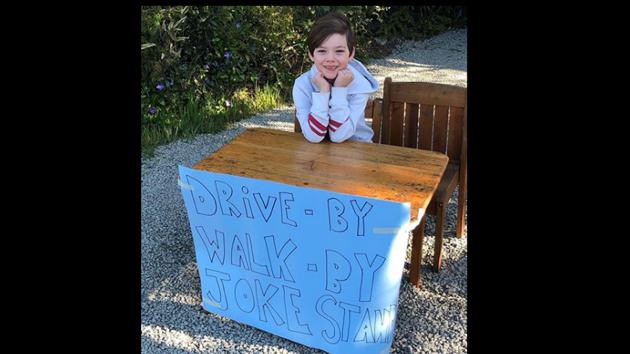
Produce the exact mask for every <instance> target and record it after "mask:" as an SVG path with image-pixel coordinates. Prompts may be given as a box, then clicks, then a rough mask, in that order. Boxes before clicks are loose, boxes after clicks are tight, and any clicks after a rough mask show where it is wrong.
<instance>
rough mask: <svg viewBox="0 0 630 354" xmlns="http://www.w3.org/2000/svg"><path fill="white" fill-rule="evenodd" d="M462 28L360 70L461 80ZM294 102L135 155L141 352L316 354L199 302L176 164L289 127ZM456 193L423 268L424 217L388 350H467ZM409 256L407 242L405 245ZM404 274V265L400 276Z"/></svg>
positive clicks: (428, 241) (463, 249) (430, 227)
mask: <svg viewBox="0 0 630 354" xmlns="http://www.w3.org/2000/svg"><path fill="white" fill-rule="evenodd" d="M466 38H467V30H466V29H463V30H457V31H451V32H447V33H443V34H441V35H438V36H436V37H433V38H430V39H427V40H425V41H415V42H414V41H407V42H404V43H402V44H401V45H400V46H399V47H398V48H397V49H395V50H394V51H393V53H392V54H391V55H390V56H389V57H387V58H384V59H379V60H374V61H373V62H372V63H371V64H369V65H367V67H368V70H370V72H372V73H373V74H374V76H375V77H376V78H377V79H378V80H379V82H380V83H381V89H380V91H379V92H378V93H376V96H377V97H382V83H383V79H384V78H385V77H387V76H389V77H392V79H393V80H394V81H396V80H402V81H428V82H438V83H447V84H454V85H460V86H466V82H467V62H466V55H467V52H466V50H467V41H466ZM292 113H293V106H285V107H280V108H278V109H275V110H272V111H270V112H267V113H264V114H259V115H256V116H254V117H251V118H248V119H245V120H242V121H240V122H237V123H234V124H232V125H231V126H230V127H229V128H228V129H226V130H225V131H223V132H220V133H217V134H202V135H198V136H196V137H195V138H193V139H182V140H178V141H175V142H173V143H171V144H168V145H164V146H161V147H158V148H157V149H156V151H155V155H154V156H153V157H152V158H148V159H143V160H142V166H141V173H142V190H141V191H142V197H141V198H142V207H141V208H142V209H141V221H142V226H141V237H142V261H141V272H142V274H141V281H142V288H141V289H142V290H141V291H142V292H141V311H142V314H141V320H142V323H141V333H142V337H141V346H142V352H143V353H322V351H320V350H317V349H312V348H309V347H306V346H303V345H301V344H298V343H295V342H291V341H289V340H286V339H283V338H281V337H277V336H275V335H272V334H270V333H267V332H263V331H260V330H258V329H256V328H253V327H250V326H247V325H244V324H240V323H238V322H236V321H233V320H230V319H228V318H225V317H222V316H218V315H214V314H210V313H207V312H205V311H204V310H203V309H202V308H201V305H200V303H201V294H200V288H199V284H200V280H199V274H198V272H197V268H196V264H195V253H194V248H193V242H192V236H191V231H190V226H189V224H188V219H187V215H186V210H185V207H184V204H183V199H182V197H181V192H180V189H179V187H178V185H177V183H176V180H177V176H178V171H177V165H180V164H181V165H184V166H192V165H194V164H195V163H196V162H198V161H199V160H201V159H203V158H204V157H206V156H208V155H210V154H211V153H213V152H214V151H216V150H217V149H219V148H220V147H221V146H223V145H224V144H226V143H227V142H229V141H230V140H231V139H233V138H234V137H236V136H237V135H239V134H240V133H241V132H243V131H244V130H245V129H247V128H251V127H265V128H272V129H279V130H287V131H292V130H293V118H292ZM456 206H457V191H455V194H454V195H453V197H452V198H451V200H450V201H449V204H448V211H447V218H446V219H447V220H446V231H445V236H444V247H443V252H444V256H443V257H444V258H443V268H442V271H441V272H440V273H434V272H433V271H432V270H431V265H432V259H433V244H434V240H435V237H434V230H435V223H434V219H433V217H432V216H428V217H427V224H426V236H425V245H424V248H423V266H422V277H423V288H422V289H421V290H420V289H416V288H415V287H413V286H412V285H411V284H410V283H409V282H408V281H407V278H406V277H405V278H403V281H402V283H401V290H400V302H399V310H398V318H397V325H396V326H397V327H396V333H395V337H394V343H393V346H392V353H467V351H468V346H467V332H466V327H467V324H466V323H467V273H468V266H467V259H468V256H467V255H468V251H467V249H468V247H467V237H466V234H465V235H464V237H462V238H459V239H458V238H456V237H455V222H456V219H455V218H456ZM407 252H408V259H410V252H411V245H410V246H409V248H408V249H407ZM406 272H407V271H406V270H405V273H406Z"/></svg>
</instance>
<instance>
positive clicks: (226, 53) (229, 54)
mask: <svg viewBox="0 0 630 354" xmlns="http://www.w3.org/2000/svg"><path fill="white" fill-rule="evenodd" d="M223 57H224V58H225V59H228V60H230V58H231V57H232V53H230V52H229V51H227V52H225V54H223Z"/></svg>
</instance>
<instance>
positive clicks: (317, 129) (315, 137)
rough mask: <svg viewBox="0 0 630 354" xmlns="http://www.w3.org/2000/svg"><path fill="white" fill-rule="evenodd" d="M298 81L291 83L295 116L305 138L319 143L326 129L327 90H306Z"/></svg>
mask: <svg viewBox="0 0 630 354" xmlns="http://www.w3.org/2000/svg"><path fill="white" fill-rule="evenodd" d="M301 86H302V85H300V84H299V83H298V81H297V80H296V81H295V84H294V85H293V102H294V103H295V109H296V116H297V119H298V121H299V122H300V127H301V128H302V134H303V135H304V137H305V138H306V140H308V141H310V142H312V143H319V142H320V141H322V140H323V139H324V137H325V136H326V131H327V130H328V128H327V127H328V109H329V107H328V97H329V93H328V92H323V93H320V92H314V91H313V92H308V91H309V90H306V89H304V87H301Z"/></svg>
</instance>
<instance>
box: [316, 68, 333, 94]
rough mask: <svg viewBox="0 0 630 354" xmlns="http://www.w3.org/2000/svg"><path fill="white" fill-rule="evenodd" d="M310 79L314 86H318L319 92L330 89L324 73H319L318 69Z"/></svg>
mask: <svg viewBox="0 0 630 354" xmlns="http://www.w3.org/2000/svg"><path fill="white" fill-rule="evenodd" d="M312 81H313V83H314V84H315V86H317V87H319V91H320V92H329V91H330V84H329V83H328V81H326V79H325V78H324V75H322V73H320V72H319V71H318V72H317V74H315V76H313V79H312Z"/></svg>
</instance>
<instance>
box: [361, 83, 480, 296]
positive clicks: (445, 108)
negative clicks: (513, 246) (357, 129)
mask: <svg viewBox="0 0 630 354" xmlns="http://www.w3.org/2000/svg"><path fill="white" fill-rule="evenodd" d="M467 92H468V91H467V88H464V87H459V86H453V85H444V84H436V83H428V82H392V79H391V78H389V77H388V78H386V79H385V85H384V89H383V103H382V106H383V107H382V112H383V116H382V119H381V123H382V128H381V127H377V126H374V125H373V129H374V133H375V134H374V136H375V137H376V136H377V134H376V132H377V131H379V132H380V140H378V141H375V142H379V143H382V144H391V145H397V146H406V147H411V148H417V149H424V150H432V151H439V152H442V153H445V154H447V155H448V157H449V164H448V166H447V168H446V171H445V172H444V175H443V177H442V180H441V182H440V184H439V186H438V188H437V190H436V191H435V194H434V195H433V198H432V199H431V202H430V204H429V206H428V208H427V210H426V211H425V216H424V217H423V218H422V221H421V223H420V225H418V227H417V228H416V229H415V230H414V231H413V241H412V242H413V245H412V257H411V270H410V273H409V277H410V279H411V281H412V283H414V284H415V285H417V283H418V279H419V272H420V269H419V268H420V257H421V256H422V255H421V254H418V252H416V250H422V242H423V238H424V225H425V219H426V214H427V213H429V214H431V215H435V216H436V221H435V222H436V223H435V249H434V262H433V269H434V271H436V272H439V271H440V269H441V267H442V241H443V235H444V221H445V217H446V207H447V206H448V200H449V199H450V197H451V195H452V194H453V191H454V190H455V187H457V185H459V186H460V187H459V197H458V200H457V229H456V235H457V237H462V235H463V233H464V215H465V211H466V193H467V162H466V160H467V147H466V145H467V138H466V135H467V130H466V129H467V128H466V124H467V123H466V121H467ZM415 278H417V279H415Z"/></svg>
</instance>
